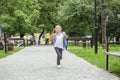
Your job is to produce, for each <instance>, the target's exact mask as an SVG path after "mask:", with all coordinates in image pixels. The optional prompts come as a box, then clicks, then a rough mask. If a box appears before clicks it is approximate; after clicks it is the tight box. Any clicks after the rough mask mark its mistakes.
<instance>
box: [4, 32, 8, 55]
mask: <svg viewBox="0 0 120 80" xmlns="http://www.w3.org/2000/svg"><path fill="white" fill-rule="evenodd" d="M4 42H5V53H7V35H6V32H5V33H4Z"/></svg>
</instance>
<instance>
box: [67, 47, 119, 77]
mask: <svg viewBox="0 0 120 80" xmlns="http://www.w3.org/2000/svg"><path fill="white" fill-rule="evenodd" d="M68 51H70V52H72V53H74V54H75V55H77V56H78V57H82V58H83V59H85V60H87V61H88V62H90V63H91V64H93V65H96V66H97V67H99V68H102V69H105V59H106V58H105V49H103V48H102V47H101V46H99V48H98V54H95V53H94V48H90V47H86V48H82V47H81V46H79V45H78V46H72V45H68ZM110 51H119V52H120V45H111V46H110ZM109 70H110V72H112V73H113V74H115V75H117V76H118V77H120V58H119V57H114V56H109Z"/></svg>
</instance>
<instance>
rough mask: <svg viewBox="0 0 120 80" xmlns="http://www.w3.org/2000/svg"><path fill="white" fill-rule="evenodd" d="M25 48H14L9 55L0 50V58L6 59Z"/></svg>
mask: <svg viewBox="0 0 120 80" xmlns="http://www.w3.org/2000/svg"><path fill="white" fill-rule="evenodd" d="M23 48H24V47H14V50H13V51H8V52H7V53H5V50H0V58H4V57H6V56H9V55H11V54H13V53H15V52H17V51H20V50H21V49H23Z"/></svg>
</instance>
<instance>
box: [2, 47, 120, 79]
mask: <svg viewBox="0 0 120 80" xmlns="http://www.w3.org/2000/svg"><path fill="white" fill-rule="evenodd" d="M0 80H120V79H119V78H117V77H116V76H113V75H111V74H110V73H108V72H106V71H104V70H101V69H98V68H97V67H95V66H93V65H91V64H89V63H88V62H86V61H85V60H83V59H81V58H78V57H76V56H75V55H73V54H71V53H69V52H67V51H64V56H63V60H62V68H61V69H57V68H56V54H55V51H54V49H53V47H52V46H38V47H35V46H32V47H26V48H25V49H23V50H21V51H19V52H17V53H15V54H14V55H11V56H8V57H7V58H3V59H0Z"/></svg>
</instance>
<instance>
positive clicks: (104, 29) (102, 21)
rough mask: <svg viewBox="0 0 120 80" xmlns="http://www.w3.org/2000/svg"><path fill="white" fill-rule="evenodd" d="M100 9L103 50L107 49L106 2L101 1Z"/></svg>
mask: <svg viewBox="0 0 120 80" xmlns="http://www.w3.org/2000/svg"><path fill="white" fill-rule="evenodd" d="M100 9H101V28H102V45H103V48H106V15H105V5H104V0H100Z"/></svg>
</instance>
